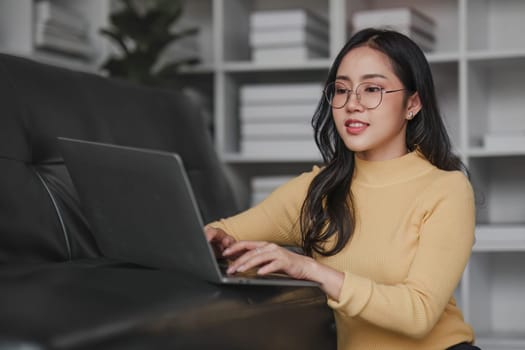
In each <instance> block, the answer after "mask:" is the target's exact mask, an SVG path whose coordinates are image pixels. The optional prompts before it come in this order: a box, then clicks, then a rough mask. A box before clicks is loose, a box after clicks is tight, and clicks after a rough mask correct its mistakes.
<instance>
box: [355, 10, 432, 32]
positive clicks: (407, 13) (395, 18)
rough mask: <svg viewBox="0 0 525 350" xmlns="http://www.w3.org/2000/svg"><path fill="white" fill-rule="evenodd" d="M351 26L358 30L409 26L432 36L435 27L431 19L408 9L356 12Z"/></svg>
mask: <svg viewBox="0 0 525 350" xmlns="http://www.w3.org/2000/svg"><path fill="white" fill-rule="evenodd" d="M352 24H353V26H354V28H358V29H362V28H367V27H384V26H394V27H395V26H409V27H413V28H415V29H416V30H419V31H422V32H426V33H429V34H432V35H433V33H434V30H435V26H436V24H435V22H434V20H433V19H432V18H431V17H429V16H427V15H425V14H423V13H422V12H420V11H418V10H416V9H414V8H410V7H402V8H391V9H381V10H364V11H357V12H355V13H354V14H353V15H352Z"/></svg>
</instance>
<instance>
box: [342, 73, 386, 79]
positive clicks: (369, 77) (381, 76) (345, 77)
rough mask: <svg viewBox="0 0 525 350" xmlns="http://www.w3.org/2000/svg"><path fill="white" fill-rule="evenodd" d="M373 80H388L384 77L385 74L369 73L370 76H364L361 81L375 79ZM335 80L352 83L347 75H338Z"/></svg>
mask: <svg viewBox="0 0 525 350" xmlns="http://www.w3.org/2000/svg"><path fill="white" fill-rule="evenodd" d="M373 78H381V79H388V78H387V77H386V76H384V75H383V74H379V73H369V74H364V75H362V76H361V80H367V79H373ZM335 79H336V80H344V81H351V79H350V78H349V77H348V76H346V75H338V76H336V77H335Z"/></svg>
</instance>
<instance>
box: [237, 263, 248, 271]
mask: <svg viewBox="0 0 525 350" xmlns="http://www.w3.org/2000/svg"><path fill="white" fill-rule="evenodd" d="M244 270H246V266H244V265H241V266H239V267H238V268H237V271H241V272H243V271H244Z"/></svg>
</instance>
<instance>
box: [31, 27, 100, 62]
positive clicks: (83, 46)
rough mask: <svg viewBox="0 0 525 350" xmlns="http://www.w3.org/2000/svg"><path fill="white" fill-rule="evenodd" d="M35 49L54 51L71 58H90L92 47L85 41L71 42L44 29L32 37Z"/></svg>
mask: <svg viewBox="0 0 525 350" xmlns="http://www.w3.org/2000/svg"><path fill="white" fill-rule="evenodd" d="M34 45H35V48H36V49H43V50H49V51H55V52H59V53H62V54H67V55H71V56H78V57H83V58H90V57H92V55H93V47H92V46H91V45H90V44H89V42H87V41H81V40H72V39H68V38H66V37H61V36H57V35H55V34H53V33H49V32H48V31H47V30H46V29H45V28H43V29H40V30H37V31H36V32H35V35H34Z"/></svg>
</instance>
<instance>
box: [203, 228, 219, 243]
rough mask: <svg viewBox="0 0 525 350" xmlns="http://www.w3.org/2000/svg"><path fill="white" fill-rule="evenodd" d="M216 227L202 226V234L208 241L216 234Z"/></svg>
mask: <svg viewBox="0 0 525 350" xmlns="http://www.w3.org/2000/svg"><path fill="white" fill-rule="evenodd" d="M217 231H218V230H217V229H216V228H214V227H211V226H204V235H205V236H206V239H207V240H208V242H211V241H212V240H213V238H215V236H216V235H217Z"/></svg>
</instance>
